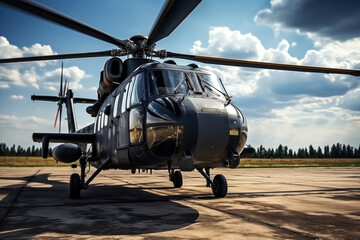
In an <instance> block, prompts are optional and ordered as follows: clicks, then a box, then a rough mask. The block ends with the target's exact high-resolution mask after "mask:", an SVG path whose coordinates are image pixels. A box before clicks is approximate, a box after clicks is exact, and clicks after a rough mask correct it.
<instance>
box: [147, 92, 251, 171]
mask: <svg viewBox="0 0 360 240" xmlns="http://www.w3.org/2000/svg"><path fill="white" fill-rule="evenodd" d="M146 122H147V130H146V135H147V144H148V147H149V149H150V150H151V151H152V152H153V153H154V154H155V155H156V156H159V157H173V156H174V154H177V153H185V155H191V156H192V158H193V161H194V166H195V167H217V166H224V165H227V164H229V166H230V161H231V159H233V158H234V154H235V155H237V156H239V154H240V152H241V151H242V149H243V147H244V146H245V142H246V136H247V127H246V121H245V119H244V117H243V116H242V114H241V112H240V111H239V110H238V109H237V108H236V107H234V106H233V105H231V104H228V105H226V106H225V105H224V103H223V102H221V101H218V100H216V99H209V98H206V99H204V98H196V97H186V98H183V99H180V100H179V99H176V98H172V97H161V98H157V99H155V100H153V101H151V102H150V103H149V104H148V107H147V118H146ZM236 166H237V165H236Z"/></svg>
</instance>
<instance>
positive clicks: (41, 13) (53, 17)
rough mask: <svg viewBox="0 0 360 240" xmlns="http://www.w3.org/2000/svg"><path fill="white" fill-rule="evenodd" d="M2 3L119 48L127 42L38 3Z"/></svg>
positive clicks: (6, 0)
mask: <svg viewBox="0 0 360 240" xmlns="http://www.w3.org/2000/svg"><path fill="white" fill-rule="evenodd" d="M0 2H3V3H6V4H8V5H11V6H13V7H15V8H18V9H21V10H23V11H25V12H28V13H31V14H34V15H36V16H38V17H41V18H44V19H46V20H49V21H52V22H54V23H57V24H60V25H61V26H64V27H67V28H70V29H72V30H75V31H78V32H81V33H84V34H86V35H88V36H91V37H94V38H97V39H100V40H102V41H105V42H108V43H111V44H115V45H117V46H119V47H122V46H124V45H125V41H123V40H120V39H117V38H115V37H113V36H111V35H109V34H107V33H104V32H102V31H100V30H98V29H96V28H93V27H91V26H89V25H87V24H85V23H82V22H80V21H78V20H76V19H73V18H71V17H69V16H66V15H65V14H62V13H60V12H57V11H55V10H53V9H50V8H48V7H45V6H43V5H40V4H38V3H35V2H28V1H23V0H0Z"/></svg>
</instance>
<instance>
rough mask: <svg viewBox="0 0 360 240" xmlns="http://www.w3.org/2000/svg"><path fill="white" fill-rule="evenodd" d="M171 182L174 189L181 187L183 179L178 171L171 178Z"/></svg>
mask: <svg viewBox="0 0 360 240" xmlns="http://www.w3.org/2000/svg"><path fill="white" fill-rule="evenodd" d="M172 182H173V184H174V188H181V187H182V185H183V178H182V174H181V172H180V171H175V172H174V173H173V176H172Z"/></svg>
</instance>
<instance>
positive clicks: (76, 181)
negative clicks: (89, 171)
mask: <svg viewBox="0 0 360 240" xmlns="http://www.w3.org/2000/svg"><path fill="white" fill-rule="evenodd" d="M80 190H81V184H80V176H79V174H77V173H73V174H72V175H71V176H70V183H69V198H70V199H78V198H80Z"/></svg>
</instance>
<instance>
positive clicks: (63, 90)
mask: <svg viewBox="0 0 360 240" xmlns="http://www.w3.org/2000/svg"><path fill="white" fill-rule="evenodd" d="M63 76H64V63H63V62H61V76H60V90H59V100H58V103H57V104H58V108H57V111H56V114H55V121H54V128H56V124H57V120H58V118H59V133H61V116H62V105H63V103H64V101H65V93H66V87H67V86H68V85H69V82H68V81H67V80H66V81H65V84H63ZM63 85H64V87H63Z"/></svg>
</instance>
